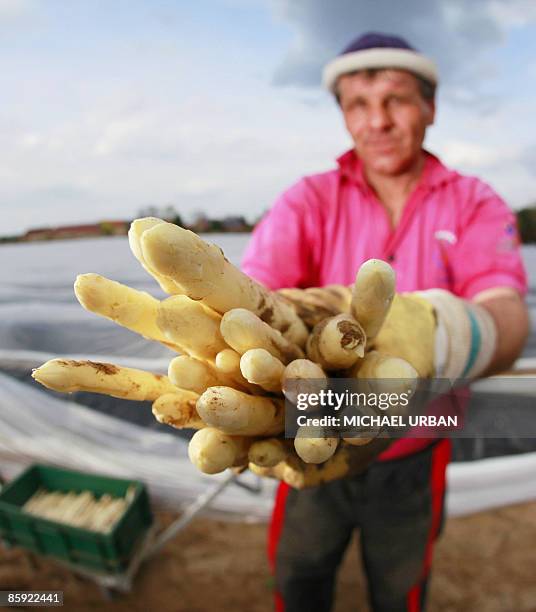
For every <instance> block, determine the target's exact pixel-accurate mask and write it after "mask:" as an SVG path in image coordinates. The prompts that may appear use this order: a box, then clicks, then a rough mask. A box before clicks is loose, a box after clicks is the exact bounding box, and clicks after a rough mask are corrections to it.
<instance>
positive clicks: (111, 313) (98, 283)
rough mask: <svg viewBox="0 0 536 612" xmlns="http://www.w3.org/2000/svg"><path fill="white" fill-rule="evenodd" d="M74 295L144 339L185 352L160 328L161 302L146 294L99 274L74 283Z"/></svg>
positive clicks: (97, 311)
mask: <svg viewBox="0 0 536 612" xmlns="http://www.w3.org/2000/svg"><path fill="white" fill-rule="evenodd" d="M74 293H75V295H76V297H77V299H78V301H79V302H80V304H81V305H82V306H83V307H84V308H85V309H86V310H89V311H90V312H94V313H95V314H98V315H100V316H101V317H105V318H106V319H110V320H111V321H113V322H114V323H117V324H118V325H121V326H122V327H126V328H127V329H130V330H132V331H134V332H136V333H138V334H140V335H141V336H143V337H144V338H147V339H149V340H156V341H157V342H160V343H162V344H165V345H166V346H168V347H169V348H171V349H174V350H177V351H180V350H182V349H181V347H180V345H179V344H177V343H174V342H170V340H169V339H168V338H166V336H165V335H164V334H163V332H162V331H161V330H160V328H159V327H158V325H157V323H156V317H157V315H158V305H159V303H160V302H159V300H157V299H156V298H154V297H153V296H152V295H149V294H148V293H146V292H145V291H137V290H136V289H132V288H131V287H127V286H126V285H122V284H121V283H118V282H116V281H113V280H110V279H108V278H105V277H104V276H100V275H99V274H79V275H78V276H77V277H76V281H75V283H74Z"/></svg>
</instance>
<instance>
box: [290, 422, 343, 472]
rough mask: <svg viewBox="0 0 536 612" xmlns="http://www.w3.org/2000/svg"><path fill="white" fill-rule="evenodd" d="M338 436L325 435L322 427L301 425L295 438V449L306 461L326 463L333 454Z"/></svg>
mask: <svg viewBox="0 0 536 612" xmlns="http://www.w3.org/2000/svg"><path fill="white" fill-rule="evenodd" d="M338 443H339V439H338V438H334V437H329V436H326V435H325V431H324V429H323V428H321V427H300V428H298V431H297V433H296V437H295V438H294V449H295V450H296V453H297V454H298V457H300V459H303V461H305V463H324V461H327V460H328V459H329V458H330V457H332V456H333V454H334V453H335V451H336V450H337V445H338Z"/></svg>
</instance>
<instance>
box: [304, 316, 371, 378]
mask: <svg viewBox="0 0 536 612" xmlns="http://www.w3.org/2000/svg"><path fill="white" fill-rule="evenodd" d="M365 342H366V338H365V333H364V331H363V328H362V327H361V326H360V325H359V323H358V322H357V321H356V320H355V319H354V318H353V317H352V316H351V315H348V314H340V315H336V316H335V317H329V318H327V319H324V320H323V321H322V322H321V323H318V325H315V327H314V329H313V331H312V333H311V335H310V336H309V339H308V340H307V356H308V357H309V359H311V360H312V361H316V362H317V363H319V364H320V365H321V366H322V367H323V368H324V369H326V370H341V369H344V368H349V367H351V366H352V365H354V364H355V363H356V362H357V361H358V360H359V359H360V358H362V357H363V355H364V354H365Z"/></svg>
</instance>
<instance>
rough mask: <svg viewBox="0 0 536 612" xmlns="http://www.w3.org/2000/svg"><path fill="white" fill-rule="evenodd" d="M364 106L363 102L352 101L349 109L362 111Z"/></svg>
mask: <svg viewBox="0 0 536 612" xmlns="http://www.w3.org/2000/svg"><path fill="white" fill-rule="evenodd" d="M365 106H366V104H365V101H364V100H353V101H352V102H351V103H350V106H349V109H351V110H353V109H362V108H365Z"/></svg>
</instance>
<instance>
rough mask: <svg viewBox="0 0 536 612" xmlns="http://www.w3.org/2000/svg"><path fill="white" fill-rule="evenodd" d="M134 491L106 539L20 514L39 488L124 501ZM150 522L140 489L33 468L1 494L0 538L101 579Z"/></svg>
mask: <svg viewBox="0 0 536 612" xmlns="http://www.w3.org/2000/svg"><path fill="white" fill-rule="evenodd" d="M130 486H132V487H134V490H135V494H134V499H133V500H132V502H131V503H130V504H129V505H128V507H127V509H126V511H125V513H124V514H123V516H122V517H121V518H120V519H119V521H118V522H117V523H116V524H115V525H114V527H113V529H112V530H111V531H110V532H109V533H97V532H94V531H89V530H87V529H80V528H79V527H71V526H69V525H63V524H62V523H58V522H55V521H50V520H47V519H43V518H39V517H36V516H33V515H31V514H29V513H26V512H24V511H23V510H22V506H23V505H24V504H25V502H26V501H27V500H28V499H29V498H30V497H31V496H32V495H33V494H34V493H35V492H36V491H37V489H39V488H40V487H43V488H45V489H47V490H49V491H61V492H68V491H75V492H77V493H80V492H82V491H91V492H92V493H93V494H94V495H95V497H97V498H99V497H100V496H101V495H103V494H104V493H109V494H110V495H112V496H114V497H124V496H125V495H126V492H127V489H128V488H129V487H130ZM152 522H153V516H152V513H151V508H150V505H149V496H148V494H147V490H146V488H145V486H144V485H143V483H141V482H139V481H133V480H119V479H117V478H109V477H107V476H98V475H93V474H85V473H83V472H75V471H71V470H65V469H61V468H55V467H50V466H45V465H38V464H36V465H32V466H31V467H29V468H28V469H27V470H26V471H25V472H24V473H23V474H21V475H20V476H19V477H18V478H16V479H15V480H14V481H12V482H11V483H9V484H8V485H7V486H5V487H4V488H3V489H2V491H1V492H0V538H1V539H3V540H4V541H5V542H6V543H7V544H8V545H10V546H22V547H23V548H26V549H28V550H31V551H34V552H36V553H39V554H42V555H50V556H53V557H56V558H58V559H61V560H63V561H66V562H68V563H73V564H76V565H82V566H84V567H86V568H90V569H92V570H98V571H102V572H105V573H120V572H122V571H124V570H125V569H126V568H127V566H128V564H129V561H130V558H131V556H132V553H133V552H134V548H135V547H136V544H137V543H138V542H139V540H140V539H141V538H142V537H143V535H144V534H145V533H146V532H147V530H148V529H149V527H150V526H151V524H152Z"/></svg>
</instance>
